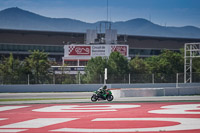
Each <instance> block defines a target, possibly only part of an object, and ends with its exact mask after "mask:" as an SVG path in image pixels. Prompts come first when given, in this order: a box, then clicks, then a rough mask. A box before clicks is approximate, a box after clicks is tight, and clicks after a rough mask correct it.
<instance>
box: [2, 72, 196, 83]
mask: <svg viewBox="0 0 200 133" xmlns="http://www.w3.org/2000/svg"><path fill="white" fill-rule="evenodd" d="M105 82H106V83H107V84H135V83H152V84H154V83H177V84H179V83H184V74H183V73H177V74H162V73H157V74H124V75H115V74H109V75H108V78H107V80H106V81H105V80H104V75H96V76H95V77H91V78H90V80H88V78H87V76H86V75H84V74H80V73H79V74H76V75H70V74H48V75H45V76H44V75H39V76H37V77H36V76H33V75H19V76H9V75H6V76H0V84H104V83H105ZM192 83H200V73H193V74H192Z"/></svg>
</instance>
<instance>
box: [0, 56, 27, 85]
mask: <svg viewBox="0 0 200 133" xmlns="http://www.w3.org/2000/svg"><path fill="white" fill-rule="evenodd" d="M0 74H1V76H2V77H1V78H2V79H3V83H4V84H11V83H14V84H17V83H19V82H23V81H22V80H21V81H20V78H21V77H23V76H24V75H23V62H21V61H19V59H14V57H13V55H12V54H10V56H9V57H7V58H6V57H4V58H3V59H2V61H1V63H0Z"/></svg>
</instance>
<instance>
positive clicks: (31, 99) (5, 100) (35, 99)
mask: <svg viewBox="0 0 200 133" xmlns="http://www.w3.org/2000/svg"><path fill="white" fill-rule="evenodd" d="M70 99H88V98H26V99H0V102H7V101H39V100H70Z"/></svg>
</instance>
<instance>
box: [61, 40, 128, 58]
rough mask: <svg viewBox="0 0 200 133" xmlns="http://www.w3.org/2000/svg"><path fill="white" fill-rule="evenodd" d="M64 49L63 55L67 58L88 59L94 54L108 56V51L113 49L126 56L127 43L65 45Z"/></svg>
mask: <svg viewBox="0 0 200 133" xmlns="http://www.w3.org/2000/svg"><path fill="white" fill-rule="evenodd" d="M64 49H65V57H66V58H67V57H69V59H82V58H84V59H86V58H87V59H90V58H91V57H96V56H102V57H103V56H104V57H105V56H107V57H108V56H110V53H112V52H115V51H117V52H119V53H121V54H122V55H124V56H126V57H128V45H101V44H98V45H65V47H64ZM73 57H74V58H73Z"/></svg>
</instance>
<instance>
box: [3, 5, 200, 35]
mask: <svg viewBox="0 0 200 133" xmlns="http://www.w3.org/2000/svg"><path fill="white" fill-rule="evenodd" d="M101 22H103V21H99V22H96V23H86V22H83V21H79V20H74V19H70V18H49V17H45V16H41V15H38V14H35V13H32V12H29V11H26V10H23V9H20V8H17V7H13V8H7V9H5V10H2V11H0V28H1V29H19V30H42V31H62V32H83V33H84V32H86V30H87V29H96V28H97V27H99V25H100V23H101ZM111 25H112V29H117V31H118V33H119V34H127V35H141V36H158V37H180V38H200V28H198V27H194V26H184V27H167V26H161V25H157V24H154V23H152V22H150V21H148V20H146V19H142V18H137V19H131V20H128V21H119V22H111Z"/></svg>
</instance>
